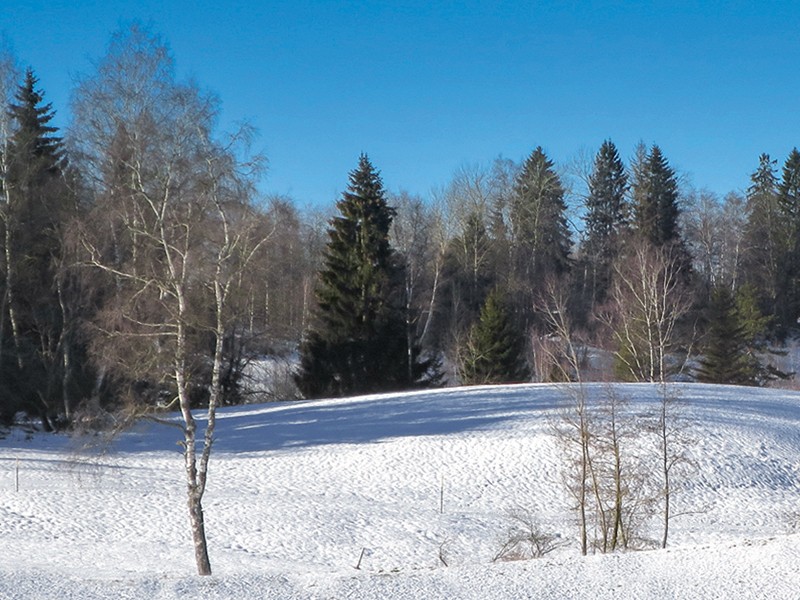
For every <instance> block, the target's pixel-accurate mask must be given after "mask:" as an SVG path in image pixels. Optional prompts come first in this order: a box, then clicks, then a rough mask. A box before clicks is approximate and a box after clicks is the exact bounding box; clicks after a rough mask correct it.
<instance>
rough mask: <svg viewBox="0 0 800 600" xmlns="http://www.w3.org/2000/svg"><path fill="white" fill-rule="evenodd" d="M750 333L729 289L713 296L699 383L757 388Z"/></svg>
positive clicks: (717, 290)
mask: <svg viewBox="0 0 800 600" xmlns="http://www.w3.org/2000/svg"><path fill="white" fill-rule="evenodd" d="M747 336H748V331H747V328H746V325H745V323H744V322H743V320H742V318H741V316H740V314H739V311H738V310H737V307H736V302H735V300H734V298H733V295H732V294H731V291H730V289H729V288H728V287H727V286H718V287H716V288H715V289H714V290H713V291H712V293H711V305H710V307H709V319H708V330H707V332H706V341H705V343H704V344H703V346H702V348H701V350H702V354H703V358H702V359H701V360H700V367H699V368H698V369H697V380H698V381H701V382H704V383H732V384H737V385H756V383H757V378H758V373H759V364H758V360H757V359H756V358H755V357H754V355H753V354H751V353H750V352H748V347H747V342H748V340H747Z"/></svg>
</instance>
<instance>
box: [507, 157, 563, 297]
mask: <svg viewBox="0 0 800 600" xmlns="http://www.w3.org/2000/svg"><path fill="white" fill-rule="evenodd" d="M564 194H565V191H564V186H563V185H562V183H561V178H560V177H559V176H558V173H556V171H555V167H554V165H553V162H552V161H551V160H550V159H549V158H547V155H546V154H545V153H544V150H542V148H541V146H539V147H537V148H536V149H535V150H534V151H533V152H532V153H531V155H530V156H529V157H528V158H527V159H526V160H525V162H524V163H523V165H522V169H521V171H520V173H519V175H518V176H517V179H516V182H515V186H514V191H513V194H512V199H511V211H510V220H511V231H512V237H513V244H514V256H515V260H514V266H515V269H516V272H517V277H518V280H519V281H520V283H522V284H523V285H530V284H532V283H537V282H541V281H543V280H544V279H545V278H547V277H549V276H556V277H558V276H561V275H564V274H566V273H567V272H568V271H569V270H570V267H571V262H570V258H569V254H570V249H571V246H572V239H571V235H570V231H569V225H568V224H567V218H566V211H567V205H566V202H565V201H564Z"/></svg>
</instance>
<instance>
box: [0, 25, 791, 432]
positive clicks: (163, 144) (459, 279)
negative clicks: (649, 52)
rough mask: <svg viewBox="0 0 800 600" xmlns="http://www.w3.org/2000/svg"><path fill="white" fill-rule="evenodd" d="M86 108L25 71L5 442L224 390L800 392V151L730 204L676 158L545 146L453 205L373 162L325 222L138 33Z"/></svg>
mask: <svg viewBox="0 0 800 600" xmlns="http://www.w3.org/2000/svg"><path fill="white" fill-rule="evenodd" d="M72 98H73V104H72V114H71V122H70V125H69V127H68V128H67V129H65V130H63V131H59V130H57V128H55V127H53V126H52V124H51V121H52V117H53V115H54V111H55V110H56V108H59V107H53V106H52V105H51V104H49V103H48V102H47V100H46V82H40V81H38V79H37V77H36V75H35V71H34V70H33V69H32V68H28V69H27V70H24V71H23V70H20V69H19V68H18V66H17V61H16V60H15V58H14V57H13V56H11V55H8V54H6V55H2V56H0V102H2V104H3V110H2V111H0V239H1V240H2V253H0V424H3V423H5V424H10V423H12V422H13V421H14V419H15V417H16V416H17V415H19V414H21V413H25V414H27V415H29V416H31V417H32V418H34V419H37V420H39V421H41V424H42V427H43V428H45V429H47V430H57V429H63V428H68V427H72V426H76V425H77V424H79V423H81V424H85V423H99V424H103V423H107V422H109V421H113V420H115V419H117V418H118V415H119V414H120V413H121V412H125V411H132V412H141V411H144V410H148V409H169V408H171V407H177V406H178V405H179V404H182V403H179V402H178V396H180V395H181V394H186V395H187V398H185V400H187V401H188V402H190V403H191V404H192V405H193V406H204V405H205V404H207V403H208V402H209V394H210V393H211V392H210V391H209V390H216V389H218V390H220V391H221V400H220V403H221V404H235V403H242V402H250V401H263V400H274V399H294V398H300V397H308V398H313V397H326V396H341V395H349V394H356V393H368V392H375V391H396V390H402V389H411V388H419V387H426V386H436V385H458V384H483V383H504V382H521V381H570V380H575V379H578V378H580V379H583V380H588V379H595V380H611V379H614V380H624V381H667V380H671V379H675V378H678V377H682V378H686V379H696V380H699V381H707V382H717V383H736V384H743V385H766V384H768V383H769V382H770V381H773V380H775V379H777V378H787V377H790V376H791V374H790V373H784V372H781V370H779V369H778V368H776V367H775V366H774V362H773V361H772V358H773V357H774V355H775V353H777V352H778V350H776V348H779V347H780V345H781V343H782V342H783V341H785V340H786V339H787V338H788V337H790V336H792V335H794V334H795V333H796V330H797V327H798V318H800V152H798V150H797V149H794V150H792V152H791V153H790V154H789V155H788V156H787V157H776V158H773V157H770V156H768V155H766V154H762V155H761V156H754V157H753V171H752V174H751V176H750V180H751V185H750V187H749V188H748V189H747V191H746V193H744V194H740V193H730V194H728V195H726V196H725V197H724V198H719V197H717V196H716V195H714V194H711V193H708V192H705V191H697V190H694V189H689V188H688V187H686V186H685V185H683V184H682V182H681V179H680V177H679V176H678V174H676V172H675V170H674V169H673V168H672V167H671V166H670V162H669V158H668V156H667V154H666V153H665V151H664V149H662V148H661V147H660V146H658V145H657V144H653V145H650V146H646V145H644V144H641V145H639V146H637V147H636V148H633V149H624V150H625V151H626V152H630V153H631V156H632V158H631V159H630V160H628V161H627V162H624V161H623V160H622V158H621V157H620V150H619V149H618V148H617V147H616V146H615V145H614V143H613V141H611V140H607V141H605V142H604V143H603V144H602V146H601V147H600V148H598V149H597V151H596V154H595V155H594V156H593V157H590V158H587V159H586V160H585V161H583V164H578V163H573V164H570V165H557V164H555V163H554V162H553V161H552V160H551V159H550V158H549V157H548V156H547V153H546V152H545V150H544V149H543V147H544V146H545V145H546V143H547V140H531V152H530V154H529V155H528V156H526V157H524V158H523V159H522V160H521V161H519V162H515V161H513V160H508V159H498V160H496V161H494V162H492V163H491V164H488V165H485V166H481V167H465V168H463V169H461V170H459V171H458V172H457V173H455V174H454V175H453V177H452V179H451V181H450V182H449V183H447V185H445V186H443V188H442V189H441V190H439V191H438V192H436V193H432V194H431V196H430V197H428V198H422V197H417V196H412V195H409V194H407V193H404V192H393V191H389V190H386V189H384V187H383V183H382V180H381V176H380V165H373V164H372V162H371V161H370V159H369V157H368V156H367V155H362V156H361V157H358V156H354V157H353V170H352V171H351V173H350V174H349V180H348V174H347V173H342V183H343V184H344V183H345V182H346V181H349V184H348V187H347V190H346V191H345V192H344V193H343V194H342V196H341V198H340V199H339V200H338V202H337V203H336V205H335V206H330V207H325V208H321V209H317V210H301V209H300V208H298V206H297V205H296V203H295V202H294V201H293V199H291V198H287V197H266V198H265V197H261V196H260V195H259V194H258V192H257V187H256V184H257V182H258V181H259V178H260V177H261V174H262V171H263V167H264V162H265V159H264V157H262V156H259V155H258V154H256V153H253V152H252V151H251V146H250V141H251V134H252V132H251V131H249V130H248V129H247V128H246V127H244V128H242V129H240V130H238V131H234V132H225V133H223V132H220V131H218V130H217V125H216V123H217V116H218V111H219V105H218V101H217V100H216V99H215V97H213V96H212V95H209V94H208V93H207V92H205V91H203V90H202V89H201V88H200V87H199V86H198V85H197V84H195V83H187V82H181V81H177V80H176V78H175V74H174V68H173V61H172V58H171V56H170V53H169V51H168V50H167V48H166V46H165V44H164V43H163V41H162V40H161V39H160V38H159V37H158V36H155V35H153V34H152V33H151V32H149V31H147V30H145V29H142V28H141V27H139V26H132V27H130V28H128V29H124V30H121V31H119V32H117V33H116V34H114V36H113V37H112V40H111V43H110V44H109V47H108V52H107V54H106V56H104V57H103V58H102V59H101V60H100V61H98V62H97V63H96V65H95V70H94V72H93V73H90V74H89V75H87V76H85V77H83V78H82V79H80V80H79V81H77V82H76V84H75V88H74V90H73V94H72ZM540 144H541V145H540ZM308 168H309V169H313V168H314V167H313V165H309V166H308ZM393 178H394V177H393ZM397 179H402V177H397ZM267 359H268V360H267ZM280 364H284V365H285V369H284V370H283V371H281V372H283V373H284V375H283V377H282V378H276V375H275V373H276V372H277V371H276V369H275V365H280ZM259 365H260V367H259ZM265 365H266V366H265ZM269 365H272V367H270V366H269ZM257 367H259V368H257ZM270 369H271V370H270ZM254 378H256V379H258V378H271V379H270V385H269V386H265V385H262V384H261V383H258V382H257V381H254V380H253V379H254ZM278 379H280V380H279V381H278Z"/></svg>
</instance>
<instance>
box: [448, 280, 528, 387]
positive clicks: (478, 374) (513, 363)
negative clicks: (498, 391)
mask: <svg viewBox="0 0 800 600" xmlns="http://www.w3.org/2000/svg"><path fill="white" fill-rule="evenodd" d="M459 358H460V361H459V362H460V371H461V373H460V375H461V382H462V383H464V384H466V385H480V384H489V383H514V382H521V381H526V380H528V378H529V377H530V373H529V371H528V366H527V363H526V361H525V339H524V337H523V336H522V334H521V333H520V328H519V327H517V326H516V325H515V324H514V322H513V319H512V315H511V312H510V311H509V309H508V306H507V305H506V302H505V299H504V297H503V295H502V293H501V292H500V291H498V290H497V289H495V290H494V291H492V292H491V293H490V294H489V296H488V297H487V298H486V302H485V303H484V304H483V307H482V308H481V314H480V318H479V319H478V321H477V322H476V323H475V324H474V325H473V326H472V329H471V330H470V333H469V336H468V338H467V343H466V344H465V346H464V349H463V350H462V352H461V356H460V357H459Z"/></svg>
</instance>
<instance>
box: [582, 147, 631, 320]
mask: <svg viewBox="0 0 800 600" xmlns="http://www.w3.org/2000/svg"><path fill="white" fill-rule="evenodd" d="M627 191H628V177H627V175H626V174H625V167H624V166H623V164H622V161H621V160H620V158H619V153H618V152H617V148H616V146H615V145H614V143H613V142H611V140H606V141H605V142H603V145H602V146H601V147H600V150H599V151H598V153H597V156H596V157H595V161H594V169H593V171H592V174H591V175H590V177H589V195H588V197H587V198H586V241H585V243H584V248H583V262H584V263H585V265H586V268H585V271H586V275H585V278H586V282H585V284H584V285H585V286H586V287H587V288H588V290H587V291H588V296H589V305H590V306H591V305H594V304H596V303H598V302H602V301H603V300H604V299H605V296H606V291H607V289H608V286H609V283H610V279H611V264H612V263H613V261H614V258H615V257H616V256H617V250H618V245H619V243H620V237H621V236H622V233H623V230H624V228H625V227H626V224H627V217H628V207H627V203H626V194H627Z"/></svg>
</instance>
